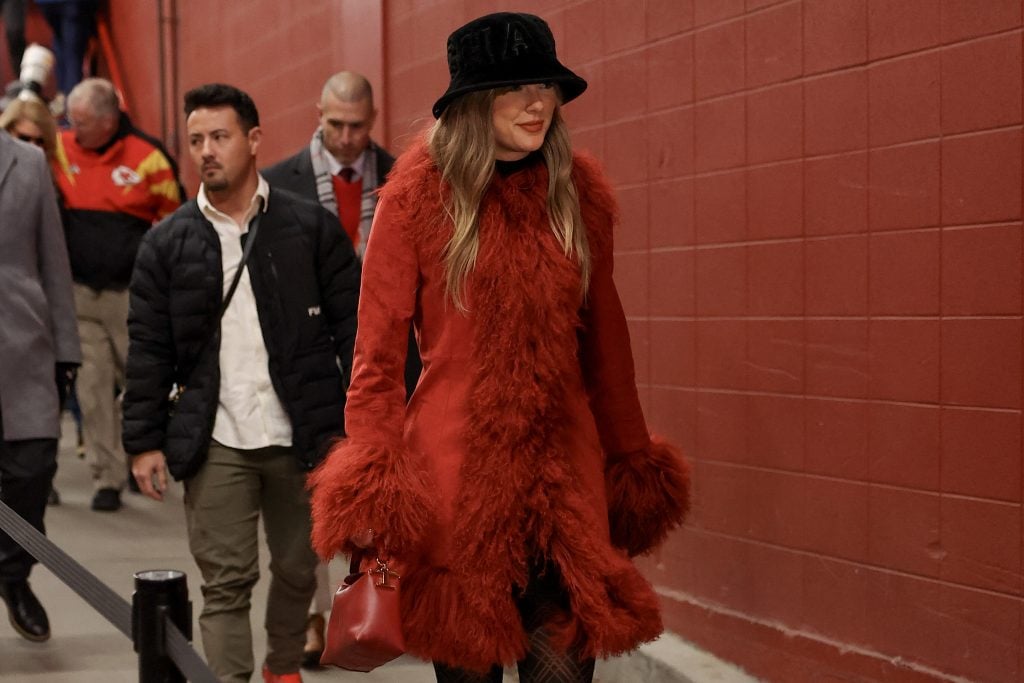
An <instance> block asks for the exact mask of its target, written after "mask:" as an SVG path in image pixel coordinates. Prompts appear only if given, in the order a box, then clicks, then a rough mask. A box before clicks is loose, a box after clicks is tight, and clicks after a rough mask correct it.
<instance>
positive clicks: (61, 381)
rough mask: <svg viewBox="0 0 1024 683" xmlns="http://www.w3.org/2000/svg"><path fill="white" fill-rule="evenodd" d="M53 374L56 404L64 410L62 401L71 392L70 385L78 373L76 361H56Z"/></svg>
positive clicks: (66, 398)
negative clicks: (54, 376)
mask: <svg viewBox="0 0 1024 683" xmlns="http://www.w3.org/2000/svg"><path fill="white" fill-rule="evenodd" d="M54 374H55V375H56V381H57V405H58V406H60V409H61V410H64V403H65V402H66V401H67V400H68V396H69V395H70V394H71V387H72V386H73V385H74V383H75V376H76V375H77V374H78V363H65V362H63V361H57V365H56V368H55V372H54Z"/></svg>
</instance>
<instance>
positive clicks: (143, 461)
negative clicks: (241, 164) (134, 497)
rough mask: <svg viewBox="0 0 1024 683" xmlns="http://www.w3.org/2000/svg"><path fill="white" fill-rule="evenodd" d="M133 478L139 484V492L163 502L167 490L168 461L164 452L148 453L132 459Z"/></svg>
mask: <svg viewBox="0 0 1024 683" xmlns="http://www.w3.org/2000/svg"><path fill="white" fill-rule="evenodd" d="M132 476H133V477H135V481H137V482H138V483H139V492H140V493H143V494H145V495H146V496H148V497H150V498H152V499H153V500H159V501H163V499H164V491H166V490H167V461H166V460H165V459H164V452H163V451H146V452H145V453H139V454H138V455H136V456H133V457H132Z"/></svg>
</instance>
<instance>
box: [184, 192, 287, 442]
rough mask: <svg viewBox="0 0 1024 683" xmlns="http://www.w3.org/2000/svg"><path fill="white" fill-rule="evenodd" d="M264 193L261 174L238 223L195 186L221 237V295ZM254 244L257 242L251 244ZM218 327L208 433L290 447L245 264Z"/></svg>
mask: <svg viewBox="0 0 1024 683" xmlns="http://www.w3.org/2000/svg"><path fill="white" fill-rule="evenodd" d="M269 196H270V186H269V185H268V184H267V181H266V180H264V179H263V176H260V178H259V185H258V186H257V188H256V194H255V195H253V198H252V202H251V203H250V205H249V210H248V212H246V215H245V220H244V221H243V222H242V224H241V225H239V224H237V223H235V221H234V220H233V219H232V218H231V217H230V216H228V215H227V214H225V213H223V212H221V211H218V210H217V209H216V208H215V207H214V206H213V205H212V204H210V200H209V199H208V198H207V196H206V188H205V187H203V186H200V187H199V195H198V197H196V201H197V202H198V203H199V210H200V211H202V212H203V215H204V216H205V217H206V219H207V220H208V221H210V223H212V224H213V228H214V230H216V231H217V237H219V238H220V251H221V263H222V265H223V268H224V284H223V290H222V291H223V292H224V294H225V295H227V292H228V287H230V286H231V281H232V280H233V279H234V277H235V271H236V270H238V264H239V263H241V261H242V240H241V236H242V234H243V233H246V232H248V231H249V223H250V222H251V221H252V219H253V217H254V216H255V215H256V212H257V211H258V210H259V207H260V199H261V198H262V204H263V211H264V212H266V210H267V202H268V199H269ZM257 239H259V235H257ZM254 248H256V249H258V248H259V246H258V245H254ZM220 332H221V334H220V336H221V339H220V397H219V399H218V405H217V416H216V418H215V419H214V423H213V438H214V439H215V440H216V441H218V442H220V443H222V444H224V445H225V446H230V447H231V448H239V449H244V450H251V449H256V448H264V447H266V446H291V445H292V425H291V421H289V419H288V414H287V413H286V412H285V410H284V406H283V405H282V404H281V399H279V398H278V397H277V393H276V392H275V391H274V387H273V385H272V384H271V381H270V369H269V357H268V355H267V345H266V343H265V342H264V341H263V332H262V330H261V328H260V319H259V314H258V313H257V310H256V296H255V295H254V294H253V291H252V283H251V281H250V280H249V269H248V268H246V269H245V270H244V271H243V272H242V277H241V279H240V280H239V281H238V288H237V289H236V290H235V294H234V296H233V297H231V303H229V304H228V308H227V310H226V311H224V317H223V318H221V321H220Z"/></svg>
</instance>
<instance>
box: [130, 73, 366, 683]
mask: <svg viewBox="0 0 1024 683" xmlns="http://www.w3.org/2000/svg"><path fill="white" fill-rule="evenodd" d="M185 113H186V116H187V127H188V143H189V151H190V154H191V157H192V160H193V162H194V163H195V164H196V167H197V168H198V170H199V172H200V176H201V179H202V182H203V184H202V186H201V187H200V190H199V193H198V196H197V197H196V199H195V200H193V201H190V202H188V203H187V204H185V205H184V206H182V207H181V208H180V209H179V210H177V211H176V212H175V213H173V214H172V215H171V216H169V217H168V218H167V219H165V220H164V221H163V222H161V223H160V224H159V225H157V226H156V227H155V228H153V229H152V230H150V231H149V232H148V233H147V234H146V235H145V237H144V238H143V241H142V244H141V246H140V248H139V253H138V257H137V259H136V262H135V270H134V273H133V275H132V282H131V286H130V313H129V318H128V329H129V339H130V342H129V351H128V366H127V372H126V375H127V387H126V392H125V398H124V445H125V449H126V450H127V452H128V453H129V454H131V455H132V456H133V458H132V460H133V461H132V473H133V476H135V478H136V480H137V481H138V483H139V487H140V489H141V491H142V492H143V493H145V494H146V495H148V496H150V497H152V498H155V499H156V500H162V498H163V492H164V490H165V489H166V486H167V472H168V471H169V472H170V474H171V475H172V476H173V477H174V478H175V479H179V480H184V481H185V489H186V492H187V495H186V499H185V512H186V517H187V521H188V533H189V547H190V549H191V550H192V554H193V555H194V557H195V559H196V563H197V564H198V566H199V568H200V570H201V571H202V574H203V582H204V583H203V598H204V604H203V611H202V614H201V616H200V618H199V624H200V629H201V632H202V638H203V646H204V650H205V652H206V655H207V658H208V660H209V662H210V665H211V667H212V668H213V670H214V671H215V672H216V673H217V675H218V676H220V678H221V680H224V681H248V680H249V677H250V675H251V673H252V671H253V668H254V665H253V654H252V643H251V634H250V629H249V610H248V605H249V595H250V593H251V590H252V587H253V584H255V582H256V579H257V577H258V574H259V567H258V565H259V562H258V557H257V520H258V517H259V516H260V515H261V514H262V516H263V520H264V528H265V530H266V535H267V545H268V547H269V549H270V553H271V562H270V569H271V574H272V578H271V586H270V593H269V595H270V597H269V599H268V604H267V615H266V627H267V658H266V661H265V663H264V666H263V676H264V680H266V681H277V680H280V677H281V676H287V675H291V674H295V673H296V672H297V671H298V668H299V662H300V660H301V657H302V650H303V645H304V642H305V640H304V631H305V623H306V607H307V606H308V605H309V600H310V597H311V596H312V593H313V589H314V587H315V580H314V574H313V572H314V568H315V566H316V557H315V556H314V555H313V552H312V550H311V548H310V544H309V524H310V522H309V499H308V494H307V492H306V491H305V487H304V480H305V473H306V472H308V471H309V470H310V469H311V468H313V467H314V466H315V465H316V464H317V463H318V461H319V459H320V457H321V456H322V454H323V451H324V447H325V446H326V442H327V441H328V440H329V439H330V438H331V437H334V436H339V435H342V434H343V432H344V408H345V390H344V388H345V379H346V378H347V376H348V373H349V371H350V369H351V363H352V347H353V343H354V339H355V321H356V301H357V297H358V290H359V265H358V261H357V259H356V258H355V253H354V251H353V249H352V245H351V243H350V242H349V241H348V240H347V238H346V237H345V235H344V233H343V232H341V231H340V230H339V228H338V221H337V218H335V217H334V216H333V215H331V214H330V213H329V212H327V211H326V210H325V209H323V208H322V207H321V206H319V205H317V204H315V203H313V202H308V201H306V200H304V199H302V198H300V197H298V196H297V195H293V194H291V193H288V192H285V191H282V190H277V189H273V188H271V187H270V186H269V185H268V184H267V182H266V180H264V179H263V178H262V177H261V176H260V175H259V174H258V173H257V171H256V150H257V148H258V147H259V143H260V137H261V131H260V128H259V116H258V114H257V111H256V107H255V105H254V104H253V102H252V100H251V99H250V98H249V96H248V95H246V94H245V93H243V92H242V91H240V90H238V89H237V88H234V87H232V86H227V85H220V84H212V85H205V86H201V87H199V88H196V89H194V90H191V91H189V92H188V93H187V94H186V95H185ZM250 241H251V244H247V242H250ZM247 248H248V249H250V250H251V252H250V253H249V255H248V258H247V260H244V259H245V256H244V253H245V251H246V249H247ZM240 264H242V268H241V275H240V276H239V278H238V279H237V287H236V288H235V289H234V290H232V289H231V287H232V283H233V282H234V281H235V275H236V273H237V272H238V271H239V265H240ZM232 291H233V294H232ZM225 299H226V300H227V301H228V304H227V305H226V306H225V305H224V301H225ZM172 389H176V395H177V401H176V402H173V405H172V401H171V400H170V399H169V396H170V394H171V391H172ZM172 408H173V411H172Z"/></svg>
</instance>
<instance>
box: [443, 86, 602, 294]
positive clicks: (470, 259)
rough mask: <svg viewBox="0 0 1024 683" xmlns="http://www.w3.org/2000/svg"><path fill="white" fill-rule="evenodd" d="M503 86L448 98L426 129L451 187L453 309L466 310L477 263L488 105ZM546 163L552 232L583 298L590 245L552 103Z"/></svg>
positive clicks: (486, 175) (488, 167)
mask: <svg viewBox="0 0 1024 683" xmlns="http://www.w3.org/2000/svg"><path fill="white" fill-rule="evenodd" d="M501 92H502V90H498V89H492V90H483V91H478V92H471V93H468V94H466V95H463V96H462V97H460V98H458V99H457V100H455V101H454V102H452V103H451V104H450V105H449V106H448V108H447V109H445V111H444V113H443V114H441V117H440V118H439V119H438V120H437V122H436V123H435V124H434V127H433V128H432V129H431V130H430V132H429V134H428V138H427V140H428V146H429V149H430V154H431V156H432V157H433V159H434V163H436V164H437V167H438V168H439V169H440V171H441V178H442V181H443V182H444V183H446V184H447V186H448V190H449V192H448V193H446V195H445V200H444V201H445V211H446V212H447V213H448V217H449V218H450V219H451V221H452V225H453V226H454V230H453V231H452V237H451V239H450V240H448V244H447V245H446V246H445V249H444V259H445V275H446V287H445V289H446V291H447V293H448V296H450V297H451V299H452V303H453V304H454V305H455V307H456V309H458V310H459V311H461V312H463V313H464V312H466V311H467V307H466V302H465V296H464V295H465V285H466V278H467V277H468V276H469V273H470V272H471V271H472V270H473V268H474V267H475V266H476V258H477V252H478V251H479V247H480V235H479V230H480V225H479V218H480V216H479V212H480V202H481V200H482V199H483V196H484V192H486V190H487V186H488V185H489V184H490V182H491V178H492V176H493V175H494V161H495V157H494V150H495V140H494V128H493V124H492V123H491V107H492V106H493V104H494V99H495V97H496V96H497V95H499V94H500V93H501ZM541 153H542V154H543V156H544V162H545V164H546V165H547V167H548V216H549V219H550V222H551V231H552V232H553V233H554V235H555V237H556V238H557V239H558V242H559V244H561V245H562V249H563V250H564V253H565V255H566V256H568V257H570V258H573V259H575V260H576V262H577V263H578V264H579V268H580V280H581V282H580V287H581V289H580V296H581V299H582V297H583V295H584V293H585V292H586V291H587V286H588V285H589V283H590V248H589V246H588V244H587V231H586V229H585V227H584V225H583V218H582V216H581V215H580V202H579V195H578V194H577V192H576V185H575V184H574V183H573V182H572V147H571V145H570V143H569V130H568V128H567V127H566V125H565V122H564V121H563V120H562V117H561V114H560V110H559V108H557V107H556V109H555V112H554V115H553V117H552V119H551V127H550V128H549V129H548V134H547V137H546V138H545V139H544V144H543V146H542V147H541Z"/></svg>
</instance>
